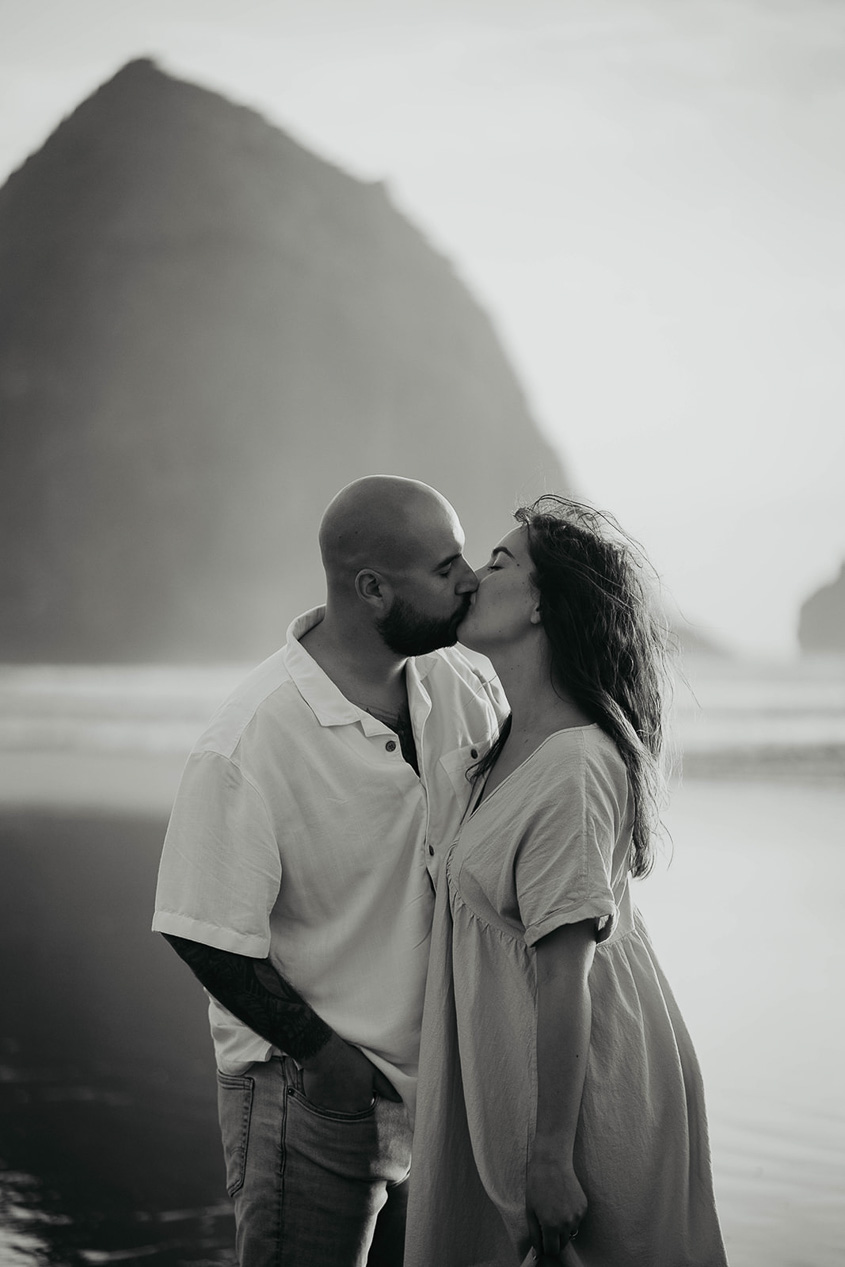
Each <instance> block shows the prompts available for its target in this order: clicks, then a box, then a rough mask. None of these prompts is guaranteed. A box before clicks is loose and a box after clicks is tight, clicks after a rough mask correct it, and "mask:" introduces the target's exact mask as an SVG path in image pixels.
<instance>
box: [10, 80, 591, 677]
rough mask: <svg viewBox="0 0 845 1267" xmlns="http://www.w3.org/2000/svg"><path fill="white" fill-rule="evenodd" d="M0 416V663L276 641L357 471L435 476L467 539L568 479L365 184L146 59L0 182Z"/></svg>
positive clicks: (432, 254) (450, 279) (464, 313)
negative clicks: (333, 503)
mask: <svg viewBox="0 0 845 1267" xmlns="http://www.w3.org/2000/svg"><path fill="white" fill-rule="evenodd" d="M0 434H2V454H0V580H2V587H3V595H4V602H3V604H2V614H0V660H5V661H53V662H56V661H58V662H86V661H87V662H96V661H107V662H108V661H111V662H120V661H122V662H132V661H157V660H158V661H166V660H169V661H175V662H183V661H190V660H196V661H203V660H206V661H208V660H229V659H241V658H249V659H251V658H254V657H257V656H262V655H264V654H266V653H268V652H270V651H272V650H273V649H274V648H275V647H276V646H277V645H279V643H280V642H281V641H282V639H283V636H284V629H285V626H286V624H287V622H288V620H289V619H290V618H291V617H292V616H293V615H295V614H296V613H297V612H298V611H299V610H301V609H302V608H304V607H306V606H309V605H311V604H313V603H317V602H319V601H321V599H322V595H323V583H322V574H321V571H320V567H319V558H318V554H317V549H316V542H315V537H316V530H317V525H318V523H319V518H320V514H321V513H322V510H323V508H324V506H325V505H326V503H327V502H328V500H329V499H330V498H331V496H332V495H333V494H334V492H335V491H336V490H337V489H338V488H340V487H341V486H342V485H343V484H344V483H346V482H347V481H348V480H350V479H354V478H355V477H357V476H359V475H363V474H367V473H369V472H377V471H383V472H389V473H395V474H402V475H409V476H414V477H416V478H419V479H423V480H425V481H427V482H429V483H431V484H434V485H435V486H436V487H437V488H439V489H441V491H442V492H443V493H445V495H446V496H447V497H449V498H450V500H451V501H453V503H454V504H455V506H456V508H457V509H458V511H459V513H460V515H461V517H462V519H463V522H464V526H465V528H466V530H467V534H468V539H469V548H470V551H471V557H472V558H480V556H481V555H482V554H483V553H484V552H485V551H487V550H489V548H490V545H491V544H492V543H493V542H494V541H495V540H497V539H498V538H499V537H500V536H501V535H502V534H503V533H504V532H505V531H506V530H507V528H508V526H509V517H510V514H511V511H512V510H513V508H514V506H515V504H516V503H517V501H519V500H524V499H525V498H526V497H531V496H534V495H536V494H538V493H539V492H542V491H544V490H545V489H548V490H558V491H559V490H561V489H564V490H565V488H566V486H567V480H566V477H565V475H564V472H563V471H562V469H561V466H560V463H559V461H558V459H557V457H556V456H555V454H554V453H553V451H552V450H551V448H550V447H549V445H548V444H546V443H545V441H544V440H543V439H542V437H541V436H540V434H539V433H538V431H537V429H536V427H535V425H534V423H533V421H532V419H531V417H530V414H529V410H528V408H527V405H526V402H525V399H524V397H523V394H522V391H521V390H520V386H519V383H518V382H517V379H516V377H515V375H514V373H513V371H512V370H511V368H510V366H509V364H508V362H507V359H506V357H505V354H504V352H503V350H502V347H501V345H500V343H499V341H498V339H497V336H496V334H495V332H494V330H493V328H492V326H491V323H490V321H489V320H488V318H487V317H486V316H485V314H484V312H483V311H482V310H481V308H480V307H479V305H478V303H477V302H476V301H475V300H474V299H473V297H472V296H471V295H470V294H469V292H468V290H467V288H466V287H465V286H464V285H463V284H462V282H461V281H460V280H459V279H458V277H457V276H456V275H455V272H454V271H453V269H452V267H451V265H450V263H449V262H448V260H446V259H444V258H443V257H442V256H441V255H439V254H438V253H437V252H436V251H435V250H434V249H432V247H431V246H430V245H429V244H428V243H427V242H426V241H425V239H424V238H423V237H422V235H421V234H420V232H419V231H418V230H417V229H416V228H414V226H413V225H412V224H411V223H409V221H408V220H407V219H406V218H405V217H404V216H402V215H401V214H399V212H398V211H396V209H395V208H394V207H393V206H392V205H391V203H390V200H389V198H388V196H387V194H386V192H385V189H384V188H383V186H381V185H374V184H367V183H363V182H361V181H358V180H354V179H352V178H350V177H349V176H347V175H345V174H344V173H343V172H341V171H339V170H338V169H337V168H335V167H333V166H331V165H330V164H328V163H326V162H324V161H322V160H321V159H319V158H317V157H316V156H315V155H314V154H312V153H310V152H309V151H308V150H306V149H304V148H303V147H302V146H301V145H299V144H297V143H296V142H295V141H293V140H292V139H291V138H290V137H289V136H287V135H286V134H285V133H284V132H282V131H279V130H278V129H276V128H273V127H271V126H270V125H268V124H267V123H266V122H265V121H264V120H263V119H262V118H261V117H259V116H258V115H256V114H255V113H253V112H252V111H250V110H247V109H243V108H241V107H237V106H234V105H232V104H231V103H229V102H228V101H226V100H224V99H222V98H221V97H219V96H216V95H215V94H213V93H211V92H208V91H205V90H203V89H201V88H198V87H196V86H194V85H191V84H186V83H182V82H179V81H177V80H175V79H173V78H171V77H169V76H168V75H165V74H164V73H162V72H161V71H160V70H158V69H157V68H156V66H155V65H154V64H153V63H151V62H149V61H135V62H131V63H130V64H129V65H127V66H125V67H124V68H123V69H122V70H121V71H120V72H119V73H118V74H117V75H116V76H115V78H114V79H112V80H111V81H110V82H108V83H106V84H105V85H104V86H103V87H101V88H100V89H99V90H98V91H97V92H96V93H94V95H93V96H92V97H91V98H89V99H88V100H87V101H85V102H84V103H83V104H82V105H81V106H80V107H79V108H78V109H77V110H76V111H75V112H74V113H73V114H72V115H71V116H70V117H69V118H67V119H66V120H65V121H64V122H63V123H62V124H61V125H60V126H59V127H58V129H57V130H56V131H55V132H54V134H53V135H52V136H51V137H50V138H49V140H48V141H47V142H46V144H45V145H44V146H43V148H42V149H41V150H40V151H39V152H38V153H36V154H34V155H33V156H32V157H31V158H29V159H28V160H27V162H26V163H25V164H24V165H23V167H22V168H20V170H19V171H17V172H16V173H15V174H14V175H13V176H12V177H11V178H10V179H9V181H8V182H7V184H6V186H5V187H4V188H3V189H2V190H0Z"/></svg>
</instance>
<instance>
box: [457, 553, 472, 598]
mask: <svg viewBox="0 0 845 1267" xmlns="http://www.w3.org/2000/svg"><path fill="white" fill-rule="evenodd" d="M461 563H462V564H463V568H462V570H461V577H460V580H459V581H458V583H457V585H456V586H455V593H456V594H474V593H475V591H476V590H477V589H478V577H477V576H476V575H475V573H474V572H473V570H472V568H471V567H470V565H469V564H468V563H467V561H466V559H461Z"/></svg>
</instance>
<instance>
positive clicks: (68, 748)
mask: <svg viewBox="0 0 845 1267" xmlns="http://www.w3.org/2000/svg"><path fill="white" fill-rule="evenodd" d="M837 681H838V682H839V687H838V689H839V690H840V692H841V687H842V682H843V681H845V677H840V678H838V679H837ZM145 689H146V688H145ZM28 690H29V691H30V696H31V694H32V691H31V684H30V687H28ZM221 693H222V692H221ZM736 697H737V692H736V691H735V690H733V689H732V690H731V692H730V698H731V699H732V700H733V699H735V698H736ZM108 699H109V708H110V709H111V710H112V711H113V712H115V713H120V714H121V715H124V714H125V713H126V712H127V703H126V699H121V698H117V697H116V696H115V694H114V691H113V690H111V689H110V691H109V693H108ZM824 699H825V701H829V699H830V694H829V692H825V693H824ZM7 704H8V697H7ZM27 707H28V708H29V712H28V713H27V718H26V719H25V720H26V721H27V725H29V724H30V721H31V718H32V713H33V707H34V706H33V707H30V706H29V705H28V706H27ZM202 707H205V703H203V704H202ZM51 711H52V713H53V714H55V712H56V707H55V705H54V704H51ZM129 711H131V710H129ZM153 711H155V710H153ZM828 711H829V710H828ZM840 714H841V710H840V712H839V713H837V715H836V716H837V717H840ZM6 716H7V718H14V709H13V708H8V707H7V710H6ZM22 716H23V714H22V712H21V714H20V717H19V718H18V720H17V721H14V720H13V721H10V722H9V723H8V724H9V726H12V725H14V727H15V729H14V733H11V731H10V732H9V734H8V735H7V742H6V743H5V751H3V752H2V762H1V763H0V807H2V808H0V867H2V876H3V882H2V885H0V946H2V957H3V972H2V974H0V1007H1V1008H2V1015H3V1018H4V1024H3V1026H2V1038H0V1264H2V1267H36V1265H40V1264H51V1265H53V1267H82V1265H86V1264H87V1265H90V1264H94V1265H96V1264H107V1263H125V1262H142V1263H149V1264H151V1265H155V1267H202V1265H203V1264H223V1263H231V1262H232V1261H233V1254H232V1249H231V1246H232V1239H233V1227H232V1219H231V1214H230V1210H229V1204H228V1200H227V1198H226V1194H225V1189H224V1174H223V1163H222V1158H221V1153H220V1145H219V1139H218V1133H217V1124H216V1104H215V1097H216V1091H215V1079H214V1070H213V1061H212V1052H211V1043H210V1038H209V1035H208V1031H207V1024H206V1016H205V1001H204V996H203V994H202V992H201V990H200V989H199V987H198V986H197V985H196V984H195V982H194V981H193V979H192V978H191V976H190V974H189V972H188V970H187V969H186V968H184V967H183V966H182V965H181V963H180V962H179V961H178V959H177V958H176V956H175V955H174V954H173V952H172V951H170V950H169V949H168V947H167V946H166V945H165V943H164V942H163V941H162V939H161V938H159V937H157V936H156V935H154V934H152V933H151V932H150V931H149V925H150V919H151V912H152V904H153V893H154V887H155V876H156V869H157V865H158V858H159V853H160V849H161V841H162V837H163V833H164V828H165V824H166V818H167V810H168V806H169V804H170V800H171V798H172V795H173V792H174V790H175V787H176V783H177V780H178V776H179V771H180V768H181V764H182V761H183V759H184V742H183V738H184V737H183V734H182V730H181V729H180V736H179V740H178V742H174V743H172V744H171V745H170V746H169V747H168V745H167V744H165V743H163V742H158V741H157V742H155V743H152V742H147V740H146V739H145V740H144V742H143V744H142V743H141V737H142V730H143V728H142V727H141V726H140V723H139V725H138V727H136V730H135V732H134V734H133V737H132V741H131V743H127V744H126V745H125V746H124V747H121V746H120V744H116V743H115V742H114V736H113V734H111V733H110V734H109V736H108V742H106V741H105V740H104V741H103V742H99V741H95V738H92V733H93V732H91V733H89V734H88V736H87V739H86V741H85V742H84V743H82V742H79V743H76V744H74V745H68V744H65V746H64V747H61V746H60V745H58V744H54V745H53V746H52V747H50V745H49V744H46V743H44V742H43V739H42V738H41V737H40V736H39V737H38V742H37V743H36V742H35V739H34V738H33V734H32V733H31V732H25V730H24V722H23V721H22V720H21V719H20V718H21V717H22ZM86 724H87V723H86ZM825 725H827V726H828V730H826V731H825V732H824V733H823V736H822V737H823V739H824V742H825V744H826V745H827V747H826V749H825V752H826V753H827V755H826V756H825V758H824V760H823V761H822V762H821V763H820V764H819V763H815V764H814V761H813V760H812V759H811V758H810V757H808V755H807V750H806V749H805V751H804V757H803V758H802V760H801V762H799V763H798V766H797V770H798V773H796V772H795V769H796V767H795V766H792V765H791V764H790V761H789V759H788V754H787V755H785V753H786V750H785V749H783V750H782V751H781V753H780V757H779V759H778V763H777V769H778V777H777V778H773V777H771V770H772V768H773V767H772V763H771V762H770V761H768V760H767V761H764V762H762V763H761V762H756V763H755V761H753V760H751V759H750V758H748V759H746V761H745V762H744V764H743V766H742V767H741V768H736V769H733V770H727V771H722V770H720V771H719V777H718V778H712V777H711V778H702V777H687V778H686V779H685V780H684V781H683V782H682V783H680V785H679V786H677V787H675V789H674V792H673V797H672V802H671V806H670V809H669V811H668V814H667V819H666V821H667V825H668V827H669V829H670V831H671V833H672V836H673V838H674V856H673V859H672V861H671V865H668V866H667V865H666V860H665V859H663V860H661V861H659V862H658V865H657V868H656V870H655V872H654V874H653V875H652V876H651V877H649V878H648V879H647V880H644V881H642V882H638V883H637V884H636V886H635V896H636V900H637V902H638V904H639V905H640V907H641V909H642V911H643V913H644V915H645V918H646V921H647V924H648V926H649V929H650V932H651V935H652V938H653V940H654V943H655V948H656V951H657V954H658V956H659V958H660V959H661V962H662V963H663V965H664V967H665V969H666V972H667V975H668V977H669V980H670V981H671V983H672V985H673V988H674V991H675V993H676V995H677V998H678V1001H679V1003H680V1005H681V1008H682V1010H683V1012H684V1014H685V1016H686V1019H687V1022H688V1025H689V1028H690V1030H691V1032H692V1035H693V1039H694V1041H695V1044H696V1047H697V1050H698V1053H699V1056H700V1059H701V1063H702V1067H703V1071H704V1078H705V1087H706V1091H707V1101H708V1109H709V1114H710V1126H711V1144H712V1152H713V1166H714V1173H715V1179H716V1189H717V1198H718V1201H719V1206H720V1212H721V1216H722V1222H723V1227H724V1233H725V1239H726V1243H727V1246H728V1253H729V1259H730V1262H731V1264H732V1267H834V1265H836V1267H838V1265H839V1264H840V1263H842V1262H843V1261H845V1213H843V1210H842V1192H843V1191H845V1098H844V1097H843V1093H842V1075H841V1070H842V1069H843V1068H845V1025H844V1024H843V1016H842V1005H841V994H842V981H843V979H845V929H843V920H842V917H841V910H842V906H843V900H845V831H844V830H843V823H845V765H843V763H842V761H841V752H842V749H841V744H840V737H839V732H838V731H836V733H835V734H831V733H830V730H829V725H828V722H826V723H825ZM836 725H837V726H838V725H840V722H839V721H837V722H836ZM180 727H182V728H183V729H184V728H185V727H189V728H192V729H193V732H194V733H198V731H199V729H200V728H201V719H197V718H194V717H193V716H191V717H190V718H188V719H187V722H186V721H185V719H184V718H183V719H182V720H181V721H180ZM77 729H78V728H77ZM86 733H87V732H86ZM143 733H144V734H146V731H144V732H143ZM156 733H158V732H156ZM814 733H817V734H822V731H821V730H820V729H818V728H817V729H816V731H815V732H814ZM786 738H787V739H788V740H789V742H792V740H793V738H794V733H793V730H790V733H789V735H788V736H786ZM2 739H3V735H2V733H0V741H2ZM13 741H14V742H13ZM837 744H840V746H839V747H837V746H836V745H837ZM3 746H4V745H3V743H2V742H0V747H3ZM719 750H720V751H721V748H720V749H719ZM748 751H750V749H748V746H747V745H746V757H747V752H748ZM831 754H832V755H831ZM837 763H838V764H837ZM691 768H692V770H693V772H697V773H698V774H700V773H701V772H702V765H701V763H699V764H698V767H697V770H696V763H694V762H692V763H691ZM708 768H711V767H709V766H708V765H707V764H706V763H705V765H704V771H705V773H706V771H707V769H708ZM790 771H792V773H790ZM814 771H815V773H814ZM656 1267H657V1265H656Z"/></svg>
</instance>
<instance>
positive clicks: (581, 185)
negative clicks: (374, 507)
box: [0, 0, 845, 655]
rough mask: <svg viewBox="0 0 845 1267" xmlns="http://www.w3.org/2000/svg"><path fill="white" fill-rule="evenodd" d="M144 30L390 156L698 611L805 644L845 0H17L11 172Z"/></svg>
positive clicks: (750, 633)
mask: <svg viewBox="0 0 845 1267" xmlns="http://www.w3.org/2000/svg"><path fill="white" fill-rule="evenodd" d="M143 55H150V56H153V57H155V58H156V59H157V60H158V61H159V63H160V64H161V66H162V67H163V68H164V69H166V70H169V71H172V72H174V73H176V74H179V75H181V76H183V77H185V78H190V79H193V80H194V81H195V82H197V83H200V84H202V85H204V86H207V87H210V88H214V89H218V90H221V91H223V92H225V93H226V95H228V96H229V97H231V98H232V99H233V100H235V101H238V102H240V103H243V104H247V105H252V106H255V107H256V108H258V109H259V110H260V111H261V113H262V114H263V115H264V116H265V117H266V118H267V119H269V120H270V121H271V122H273V123H275V124H278V125H279V126H281V127H283V128H285V129H286V130H288V131H289V132H291V133H292V134H293V135H294V136H296V137H297V139H299V140H300V141H302V142H303V143H305V144H306V145H308V146H310V147H311V148H312V149H314V150H315V151H316V152H317V153H318V154H320V155H321V156H323V157H325V158H328V159H331V160H332V161H334V162H336V163H338V164H339V165H341V166H342V167H344V168H345V169H346V170H347V171H349V172H350V173H351V174H353V175H357V176H361V177H365V178H367V179H384V180H385V181H386V183H387V184H388V186H389V188H390V190H391V193H392V196H393V198H394V200H395V202H396V203H397V204H398V205H399V206H400V208H401V209H402V210H403V211H405V212H406V213H407V214H408V215H409V216H410V217H411V218H412V219H413V220H414V221H415V222H416V223H417V224H418V225H419V226H420V227H421V228H422V229H423V230H424V231H425V232H426V233H427V234H428V236H429V238H430V240H431V241H432V242H433V244H434V245H435V246H436V247H437V248H438V249H440V250H442V251H444V252H445V253H446V254H448V255H449V256H450V257H451V259H452V260H453V261H454V263H455V265H456V267H457V269H458V272H459V273H460V274H461V275H462V276H463V277H464V279H465V280H466V281H467V282H468V283H469V285H470V286H471V287H472V289H473V290H474V291H475V293H476V294H477V296H478V297H479V299H480V300H481V301H482V302H483V303H484V304H485V306H486V307H487V309H488V311H489V312H490V314H491V316H492V318H493V320H494V322H495V324H496V326H497V327H498V329H499V331H500V333H501V335H502V338H503V341H504V343H505V347H506V349H507V350H508V352H509V353H510V355H511V358H512V360H513V362H514V364H515V367H516V369H517V372H518V373H519V375H520V377H521V379H522V382H523V384H524V386H525V389H526V394H527V396H528V398H529V400H530V402H531V403H532V406H533V410H534V413H535V416H536V418H537V421H538V423H539V425H540V426H541V427H542V428H543V430H544V431H545V432H546V433H547V434H548V435H549V437H550V438H551V439H552V440H553V442H554V443H555V444H556V445H558V446H559V447H560V450H561V453H562V455H563V457H564V459H565V460H566V462H567V464H568V466H569V469H570V470H571V471H572V472H573V473H574V475H575V477H576V479H577V481H578V484H579V487H580V490H581V491H582V492H583V493H584V494H585V495H587V496H588V497H590V498H591V499H592V500H594V501H596V502H597V503H599V504H600V505H602V506H604V507H606V508H608V509H610V510H612V511H613V512H614V513H615V514H616V515H617V517H618V518H619V519H620V520H621V521H622V523H623V526H625V527H626V528H628V529H629V530H630V531H631V532H633V533H634V534H635V535H637V536H638V537H639V538H640V540H641V541H642V542H643V543H644V544H645V546H646V547H647V548H648V550H649V552H650V554H651V556H652V558H653V560H654V562H655V564H656V565H657V567H658V569H659V571H660V572H661V573H662V575H663V577H664V581H665V583H666V586H667V588H668V590H669V592H670V593H671V594H672V595H673V596H674V598H675V600H676V602H677V603H678V604H679V606H680V607H681V609H682V611H683V612H684V614H685V615H686V616H687V617H688V618H689V619H691V620H693V621H694V622H695V623H696V624H698V625H699V626H700V627H701V628H702V630H704V631H707V632H710V633H712V634H715V635H716V636H717V637H718V638H720V639H722V640H724V641H725V642H726V643H728V644H730V645H732V646H734V647H736V648H739V649H740V650H746V651H754V650H758V651H762V652H764V653H766V654H770V655H785V654H789V653H790V652H791V650H792V649H793V648H794V645H795V642H794V630H795V623H796V619H797V611H798V607H799V605H800V602H801V600H802V599H803V598H804V597H805V596H806V595H807V594H808V593H809V592H810V591H811V590H812V589H813V588H814V587H815V586H817V585H818V584H820V583H823V582H825V581H827V580H831V579H833V577H834V575H835V574H836V573H837V572H838V569H839V565H840V562H841V561H842V560H843V559H845V417H843V414H845V410H843V405H845V355H843V347H844V346H845V339H844V338H843V336H845V234H843V227H842V226H843V225H845V163H844V162H843V156H845V4H843V3H838V2H836V0H723V2H719V0H583V2H582V0H392V2H390V3H388V2H386V0H288V2H287V3H285V0H267V2H265V0H237V2H234V0H233V2H231V3H223V2H221V0H145V2H144V3H143V4H135V5H125V4H120V3H116V2H115V0H74V3H73V4H72V5H70V4H67V3H62V2H59V0H28V2H27V3H26V4H24V3H23V0H14V3H12V2H10V0H0V180H2V179H5V177H6V175H7V174H8V173H9V172H10V171H11V170H13V168H14V167H16V166H17V165H18V164H19V163H20V162H22V161H23V159H24V158H25V157H26V155H27V154H28V153H30V152H31V151H32V150H33V149H35V148H37V147H38V146H39V145H40V144H41V143H42V142H43V140H44V139H45V138H46V136H47V135H48V134H49V133H50V132H51V131H52V130H53V128H54V127H55V126H56V125H57V123H58V122H59V121H60V119H61V117H62V116H63V115H65V114H67V113H68V112H69V111H70V110H72V109H73V108H74V107H75V106H76V105H77V104H78V103H79V102H80V101H81V100H82V99H83V98H84V97H86V96H87V95H88V94H89V93H90V92H92V91H93V90H94V88H96V87H97V85H98V84H99V83H101V82H102V81H103V80H105V79H107V78H110V77H111V75H113V74H114V72H115V71H116V70H117V69H118V68H119V67H120V66H121V65H122V64H123V63H124V62H125V61H127V60H129V59H130V58H132V57H137V56H143ZM458 509H459V510H460V507H458ZM508 511H509V508H507V507H503V531H504V530H506V528H507V523H506V522H504V521H505V520H506V519H507V515H508Z"/></svg>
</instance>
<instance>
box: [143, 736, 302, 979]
mask: <svg viewBox="0 0 845 1267" xmlns="http://www.w3.org/2000/svg"><path fill="white" fill-rule="evenodd" d="M281 879H282V866H281V859H280V856H279V849H278V844H277V841H276V839H275V834H274V832H273V829H272V825H271V822H270V818H269V815H268V813H267V809H266V806H265V804H264V800H263V798H262V797H261V795H260V793H259V792H258V790H257V788H255V787H254V786H253V785H252V784H251V783H250V782H249V780H248V779H247V778H245V777H244V775H243V772H242V771H241V770H240V768H239V767H238V766H237V765H236V764H235V762H233V761H232V760H231V759H230V758H228V757H224V756H222V755H220V754H219V753H216V752H198V753H193V754H192V755H191V757H190V758H189V760H188V764H187V766H186V767H185V771H184V774H183V775H182V781H181V783H180V785H179V791H178V793H177V795H176V800H175V803H174V806H173V812H172V814H171V817H170V824H169V826H168V829H167V835H166V837H165V841H164V850H163V852H162V858H161V865H160V868H159V875H158V887H157V890H156V908H155V916H154V918H153V929H154V931H156V932H160V933H170V934H171V935H173V936H176V937H185V938H188V939H189V940H191V941H198V942H202V943H203V944H204V945H206V946H214V947H216V948H217V949H218V950H230V951H234V952H235V953H237V954H241V955H249V956H250V957H251V958H256V959H263V958H266V956H267V955H268V954H269V952H270V912H271V911H272V909H273V906H274V904H275V901H276V898H277V896H278V892H279V886H280V884H281Z"/></svg>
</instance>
